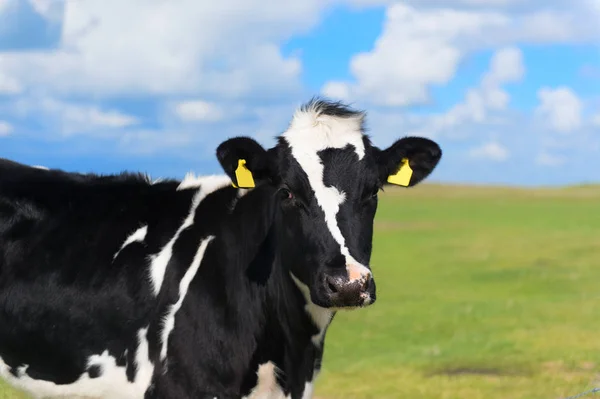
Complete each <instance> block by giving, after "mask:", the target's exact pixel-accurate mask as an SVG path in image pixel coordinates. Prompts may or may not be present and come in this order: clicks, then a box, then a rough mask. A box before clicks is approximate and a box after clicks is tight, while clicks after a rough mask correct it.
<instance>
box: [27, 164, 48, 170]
mask: <svg viewBox="0 0 600 399" xmlns="http://www.w3.org/2000/svg"><path fill="white" fill-rule="evenodd" d="M31 167H32V168H36V169H42V170H50V168H47V167H45V166H41V165H32V166H31Z"/></svg>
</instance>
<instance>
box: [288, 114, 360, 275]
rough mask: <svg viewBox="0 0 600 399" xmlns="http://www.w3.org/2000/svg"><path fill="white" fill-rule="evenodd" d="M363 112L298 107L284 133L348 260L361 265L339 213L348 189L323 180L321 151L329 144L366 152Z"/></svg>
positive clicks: (326, 220)
mask: <svg viewBox="0 0 600 399" xmlns="http://www.w3.org/2000/svg"><path fill="white" fill-rule="evenodd" d="M362 118H363V117H362V115H357V116H356V117H350V118H342V117H335V116H329V115H321V114H319V113H318V112H316V111H315V110H314V109H309V110H307V111H302V110H298V111H296V113H295V115H294V118H293V119H292V122H291V124H290V127H289V128H288V130H287V131H286V132H285V133H284V134H283V135H282V136H283V137H284V138H285V140H286V141H287V142H288V144H289V146H290V149H291V151H292V155H293V157H294V158H295V159H296V161H298V163H299V164H300V167H301V168H302V169H303V170H304V172H305V173H306V175H307V176H308V181H309V183H310V186H311V187H312V189H313V190H314V192H315V197H316V199H317V202H318V204H319V206H320V207H321V209H323V212H324V213H325V223H326V224H327V228H328V229H329V231H330V232H331V235H332V236H333V238H334V239H335V241H336V242H337V243H338V244H339V245H340V248H341V252H342V255H344V257H345V258H346V264H347V265H348V264H355V265H360V263H359V262H357V261H356V260H355V259H354V258H353V257H352V255H350V251H349V250H348V248H347V247H346V241H345V239H344V236H343V235H342V232H341V230H340V228H339V226H338V224H337V219H336V217H337V213H338V211H339V209H340V205H341V204H342V203H343V202H344V200H345V197H346V195H345V193H343V192H341V191H339V190H338V189H337V188H335V187H327V186H325V183H324V181H323V172H324V166H323V164H322V163H321V159H320V158H319V155H318V152H319V151H322V150H325V149H327V148H344V147H346V146H347V145H348V144H351V145H353V146H354V148H355V151H356V155H358V159H359V160H360V159H362V158H363V157H364V156H365V146H364V143H363V134H362V131H361V122H362Z"/></svg>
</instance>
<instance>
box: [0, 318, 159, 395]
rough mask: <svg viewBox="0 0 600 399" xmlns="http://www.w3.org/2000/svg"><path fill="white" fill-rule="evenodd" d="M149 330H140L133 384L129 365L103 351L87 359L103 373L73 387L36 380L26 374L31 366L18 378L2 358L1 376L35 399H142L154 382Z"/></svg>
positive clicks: (83, 376)
mask: <svg viewBox="0 0 600 399" xmlns="http://www.w3.org/2000/svg"><path fill="white" fill-rule="evenodd" d="M146 332H147V329H146V328H144V329H142V330H140V331H138V340H139V343H138V348H137V352H136V356H135V362H136V365H137V373H136V375H135V379H134V381H133V382H130V381H129V380H127V373H126V366H118V365H117V362H116V359H115V358H114V357H112V356H110V355H109V354H108V351H104V352H103V353H102V354H99V355H92V356H90V357H89V358H88V362H87V363H88V368H89V367H91V366H96V365H98V366H100V368H101V372H102V374H101V375H100V376H99V377H98V378H90V376H89V374H88V372H87V371H86V372H84V373H83V374H82V375H81V376H80V377H79V379H78V380H77V381H75V382H73V383H71V384H61V385H57V384H55V383H53V382H50V381H45V380H36V379H33V378H31V377H30V376H28V375H27V374H26V372H27V368H28V366H22V367H20V368H19V371H18V374H19V377H15V376H14V375H12V374H11V373H10V368H9V367H8V365H7V364H6V363H4V361H3V360H2V358H0V376H1V377H2V378H3V379H4V380H5V381H6V382H8V383H9V384H10V385H12V386H13V387H15V388H16V389H19V390H22V391H24V392H26V393H28V394H29V395H31V396H33V397H34V398H99V399H100V398H102V399H109V398H110V399H143V398H144V393H145V392H146V390H147V389H148V387H149V386H150V383H151V381H152V373H153V372H154V366H153V364H152V363H151V362H150V360H149V358H148V340H147V337H146Z"/></svg>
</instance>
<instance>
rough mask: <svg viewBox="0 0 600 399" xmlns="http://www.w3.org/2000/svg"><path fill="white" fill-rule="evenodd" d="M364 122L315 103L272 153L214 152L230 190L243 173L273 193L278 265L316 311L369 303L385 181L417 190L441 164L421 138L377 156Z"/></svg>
mask: <svg viewBox="0 0 600 399" xmlns="http://www.w3.org/2000/svg"><path fill="white" fill-rule="evenodd" d="M363 119H364V114H363V113H360V112H356V111H352V110H350V109H348V108H347V107H345V106H343V105H341V104H339V103H329V102H325V101H322V100H313V101H311V102H310V103H308V104H307V105H305V106H303V107H302V108H300V109H299V110H298V111H297V112H296V114H295V115H294V118H293V120H292V122H291V123H290V126H289V128H288V129H287V130H286V131H285V132H284V133H283V134H282V135H281V136H280V137H279V138H278V143H277V145H276V146H275V147H274V148H271V149H270V150H268V151H267V150H265V149H263V148H262V147H261V146H260V145H259V144H258V143H257V142H255V141H254V140H252V139H250V138H246V137H240V138H234V139H231V140H227V141H226V142H224V143H222V144H221V146H219V149H218V150H217V156H218V158H219V161H220V162H221V165H222V166H223V168H224V170H225V171H226V173H227V174H228V175H229V176H230V177H231V178H232V180H233V181H234V182H237V183H238V184H244V182H242V181H241V180H245V179H246V178H245V177H244V176H243V173H246V174H250V173H251V174H252V179H250V180H252V181H251V184H253V185H254V184H255V185H262V184H267V185H271V186H273V187H274V188H275V189H276V192H277V196H278V201H277V202H278V212H277V217H276V222H275V223H276V226H275V227H276V231H277V239H278V242H277V243H278V249H279V256H280V259H281V262H282V263H283V266H284V267H285V268H286V269H287V270H288V271H289V273H290V275H291V278H292V279H293V280H294V281H295V282H296V284H297V285H298V286H299V287H300V288H301V289H304V291H305V292H309V294H310V299H311V301H312V302H313V303H315V304H316V305H319V306H321V307H326V308H352V307H361V306H368V305H370V304H372V303H373V302H374V301H375V296H376V290H375V280H374V278H373V273H372V271H371V269H370V258H371V249H372V238H373V220H374V217H375V211H376V209H377V194H378V192H379V190H380V189H381V188H382V186H384V185H386V184H390V183H389V181H391V182H396V183H398V184H400V185H403V186H406V187H410V186H414V185H415V184H418V183H419V182H421V181H422V180H423V179H424V178H425V177H427V176H428V175H429V174H430V173H431V171H432V170H433V169H434V168H435V167H436V165H437V164H438V162H439V160H440V158H441V150H440V148H439V146H438V145H437V144H436V143H435V142H433V141H431V140H428V139H425V138H415V137H407V138H402V139H400V140H398V141H396V142H395V143H394V144H393V145H391V146H390V147H389V148H387V149H385V150H383V151H382V150H380V149H378V148H377V147H375V146H373V145H371V143H370V140H369V138H368V137H367V136H366V135H365V134H364V131H363ZM240 159H242V160H243V162H245V165H242V166H240ZM403 162H407V165H408V166H410V169H408V168H406V166H407V165H404V163H403ZM403 165H404V167H403ZM240 167H242V169H243V173H242V174H240V169H239V168H240ZM401 167H403V169H402V170H400V169H401ZM399 170H400V173H399ZM236 171H237V173H236ZM405 172H406V173H405ZM390 176H393V177H392V178H390ZM238 178H239V179H240V180H239V181H238Z"/></svg>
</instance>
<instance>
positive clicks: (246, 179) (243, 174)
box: [232, 159, 254, 188]
mask: <svg viewBox="0 0 600 399" xmlns="http://www.w3.org/2000/svg"><path fill="white" fill-rule="evenodd" d="M235 178H236V180H237V185H236V184H235V183H232V185H233V187H235V188H252V187H254V178H253V177H252V172H250V170H249V169H248V168H247V167H246V160H245V159H240V160H238V167H237V169H236V170H235Z"/></svg>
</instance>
